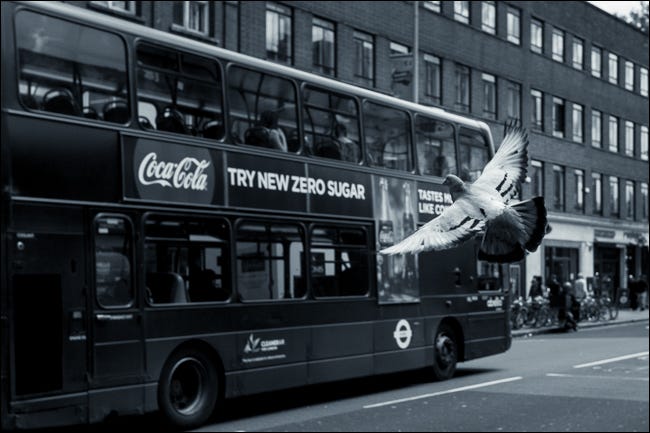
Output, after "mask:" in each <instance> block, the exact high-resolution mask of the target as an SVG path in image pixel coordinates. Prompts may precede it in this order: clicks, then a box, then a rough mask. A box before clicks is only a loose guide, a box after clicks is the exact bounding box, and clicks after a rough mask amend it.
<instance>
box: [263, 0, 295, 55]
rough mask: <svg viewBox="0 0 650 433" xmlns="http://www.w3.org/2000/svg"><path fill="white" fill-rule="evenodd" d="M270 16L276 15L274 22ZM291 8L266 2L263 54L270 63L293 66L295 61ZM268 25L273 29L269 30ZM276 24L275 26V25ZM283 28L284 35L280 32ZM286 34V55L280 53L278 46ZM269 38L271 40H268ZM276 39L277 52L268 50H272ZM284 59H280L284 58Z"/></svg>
mask: <svg viewBox="0 0 650 433" xmlns="http://www.w3.org/2000/svg"><path fill="white" fill-rule="evenodd" d="M271 15H276V18H275V20H274V19H273V17H272V16H271ZM293 15H294V14H293V8H291V7H289V6H285V5H283V4H279V3H276V2H266V7H265V9H264V20H265V21H264V25H265V37H264V52H265V59H266V60H269V61H271V62H276V63H281V64H285V65H293V62H294V60H295V52H294V31H293V30H294V29H293V27H294V17H293ZM287 21H288V25H287ZM269 23H270V24H272V26H273V28H270V29H269ZM276 24H277V25H276ZM283 26H284V27H286V28H285V31H286V32H285V33H283V32H282V29H283ZM287 32H288V39H289V42H288V44H287V47H286V49H287V53H282V52H281V51H282V50H281V49H280V46H281V43H282V41H283V40H284V39H283V38H282V36H283V34H284V35H286V34H287ZM269 36H271V39H269ZM276 39H277V50H276V51H274V50H272V49H270V48H274V41H275V40H276ZM285 56H286V58H282V57H285Z"/></svg>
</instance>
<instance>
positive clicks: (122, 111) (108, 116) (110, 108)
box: [104, 101, 131, 124]
mask: <svg viewBox="0 0 650 433" xmlns="http://www.w3.org/2000/svg"><path fill="white" fill-rule="evenodd" d="M130 118H131V114H130V113H129V105H128V104H127V103H126V101H111V102H109V103H107V104H106V105H104V120H105V121H107V122H113V123H122V124H124V123H127V122H128V121H129V119H130Z"/></svg>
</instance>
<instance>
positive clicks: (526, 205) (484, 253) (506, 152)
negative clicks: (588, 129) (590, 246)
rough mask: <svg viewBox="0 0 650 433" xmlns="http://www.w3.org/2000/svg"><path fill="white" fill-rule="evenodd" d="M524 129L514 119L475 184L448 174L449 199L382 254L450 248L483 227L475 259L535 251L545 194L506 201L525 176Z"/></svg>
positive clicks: (500, 259)
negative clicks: (448, 202)
mask: <svg viewBox="0 0 650 433" xmlns="http://www.w3.org/2000/svg"><path fill="white" fill-rule="evenodd" d="M527 148H528V134H527V133H526V131H525V130H524V129H522V128H520V127H517V126H515V125H513V124H508V125H506V134H505V137H504V138H503V141H502V143H501V145H500V146H499V150H498V151H497V152H496V154H495V155H494V157H493V158H492V160H490V162H488V163H487V164H486V165H485V168H484V170H483V173H482V174H481V176H479V178H478V179H476V181H474V182H473V183H466V182H463V181H462V180H461V179H460V178H459V177H457V176H454V175H453V174H450V175H447V177H446V178H445V181H444V183H443V184H444V185H447V186H449V191H450V193H451V197H452V199H453V204H452V205H451V206H449V207H448V208H447V209H445V210H444V212H442V214H440V215H439V216H438V217H437V218H435V219H433V220H431V221H429V222H428V223H426V224H425V225H423V226H422V227H420V229H418V230H417V231H416V232H415V233H413V234H412V235H410V236H409V237H407V238H405V239H404V240H402V241H401V242H399V243H398V244H396V245H393V246H391V247H388V248H385V249H383V250H381V251H380V253H381V254H404V253H419V252H422V251H430V250H444V249H448V248H454V247H456V246H458V245H460V244H462V243H463V242H465V241H467V240H468V239H471V238H473V237H474V236H476V235H478V234H479V233H481V232H483V233H484V234H483V240H482V242H481V246H480V248H479V253H478V258H479V260H486V261H489V262H496V263H510V262H516V261H519V260H521V259H523V258H524V257H525V256H526V251H530V252H533V251H535V250H537V247H539V245H540V243H541V242H542V239H543V238H544V235H545V234H546V233H547V230H548V222H547V219H546V207H545V206H544V198H543V197H534V198H532V199H530V200H526V201H522V202H517V203H512V204H511V203H510V200H512V198H513V197H514V196H515V195H516V194H517V186H518V185H519V184H520V183H521V182H523V180H524V179H525V177H526V166H527V165H528V150H527Z"/></svg>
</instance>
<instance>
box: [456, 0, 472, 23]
mask: <svg viewBox="0 0 650 433" xmlns="http://www.w3.org/2000/svg"><path fill="white" fill-rule="evenodd" d="M454 19H455V20H456V21H458V22H460V23H463V24H469V2H468V1H464V2H463V1H455V2H454Z"/></svg>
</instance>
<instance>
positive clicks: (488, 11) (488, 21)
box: [481, 1, 497, 35]
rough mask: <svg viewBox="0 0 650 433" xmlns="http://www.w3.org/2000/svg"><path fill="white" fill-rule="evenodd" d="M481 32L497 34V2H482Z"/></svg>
mask: <svg viewBox="0 0 650 433" xmlns="http://www.w3.org/2000/svg"><path fill="white" fill-rule="evenodd" d="M481 30H482V31H484V32H485V33H487V34H490V35H496V33H497V5H496V2H495V1H482V2H481Z"/></svg>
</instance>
